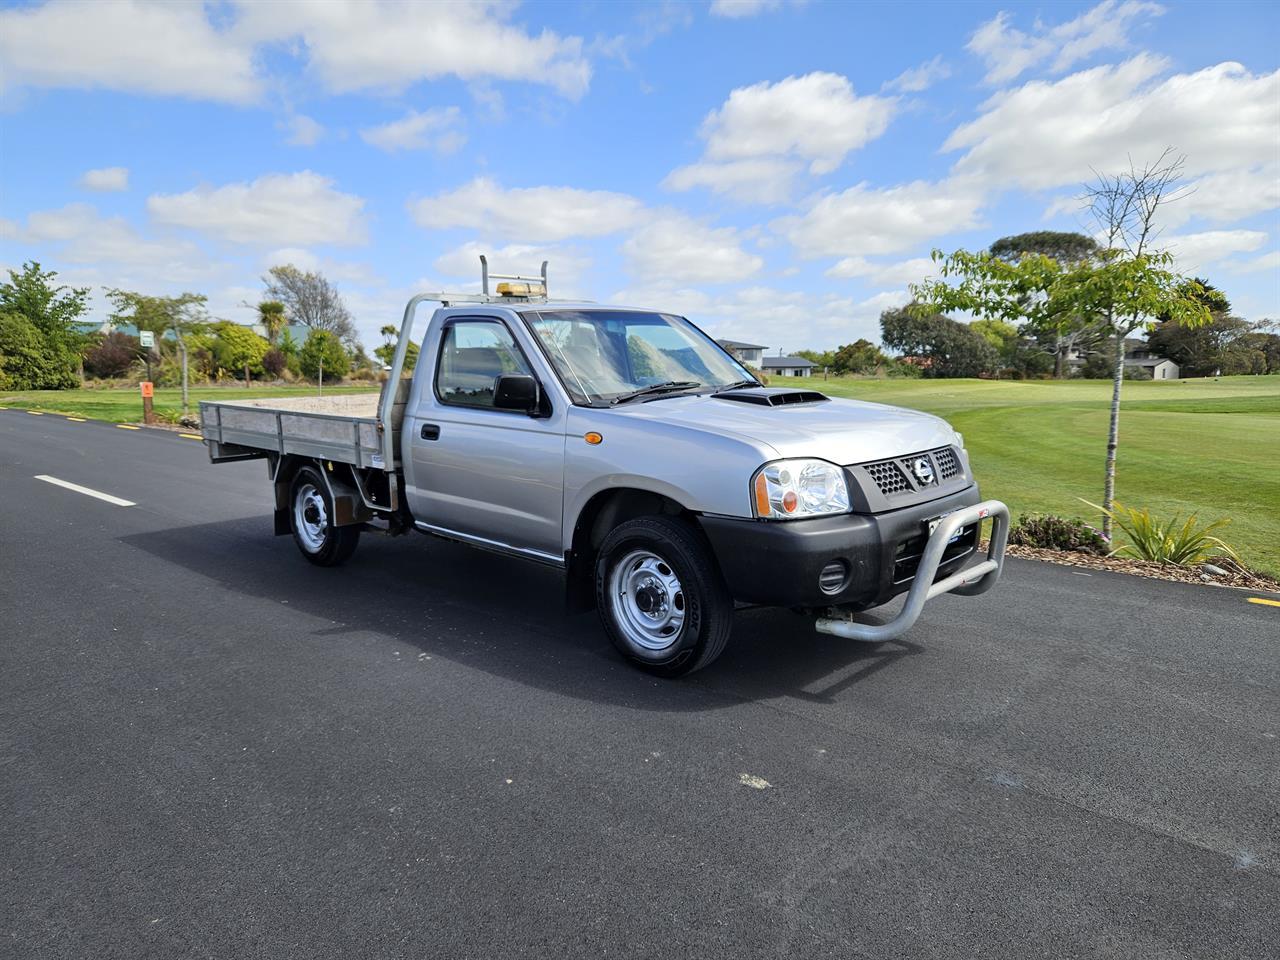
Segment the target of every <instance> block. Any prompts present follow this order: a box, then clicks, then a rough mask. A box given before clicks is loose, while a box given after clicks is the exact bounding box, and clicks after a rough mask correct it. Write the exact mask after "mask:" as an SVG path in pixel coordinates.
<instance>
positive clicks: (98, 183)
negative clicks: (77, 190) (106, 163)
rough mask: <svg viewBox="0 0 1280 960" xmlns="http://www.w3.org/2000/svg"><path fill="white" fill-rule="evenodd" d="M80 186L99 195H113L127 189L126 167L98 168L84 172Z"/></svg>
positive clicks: (127, 172) (127, 171) (127, 176)
mask: <svg viewBox="0 0 1280 960" xmlns="http://www.w3.org/2000/svg"><path fill="white" fill-rule="evenodd" d="M80 186H81V187H83V188H84V189H85V190H95V191H97V192H99V193H113V192H118V191H121V190H128V189H129V168H128V167H99V168H98V169H97V170H86V171H85V172H84V173H83V174H82V175H81V177H80Z"/></svg>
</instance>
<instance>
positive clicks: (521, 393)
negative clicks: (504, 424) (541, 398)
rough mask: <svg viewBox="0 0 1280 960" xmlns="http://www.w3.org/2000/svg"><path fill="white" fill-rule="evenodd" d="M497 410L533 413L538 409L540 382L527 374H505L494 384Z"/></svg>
mask: <svg viewBox="0 0 1280 960" xmlns="http://www.w3.org/2000/svg"><path fill="white" fill-rule="evenodd" d="M493 406H494V409H495V410H519V411H520V412H521V413H533V412H535V411H536V410H537V409H538V381H537V380H536V379H534V378H533V377H531V376H529V375H528V374H525V373H504V374H502V376H500V377H498V378H497V379H495V380H494V382H493Z"/></svg>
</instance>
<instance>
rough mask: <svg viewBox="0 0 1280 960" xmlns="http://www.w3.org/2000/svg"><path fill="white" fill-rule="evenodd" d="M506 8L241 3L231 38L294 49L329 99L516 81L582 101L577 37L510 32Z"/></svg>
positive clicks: (376, 2) (584, 69)
mask: <svg viewBox="0 0 1280 960" xmlns="http://www.w3.org/2000/svg"><path fill="white" fill-rule="evenodd" d="M513 11H514V4H510V3H503V2H496V0H489V2H480V3H469V4H463V3H405V2H394V0H298V2H294V3H253V4H250V3H241V4H240V5H239V12H240V19H239V22H238V23H237V26H236V32H237V34H238V35H240V36H243V37H246V38H249V39H250V40H252V41H253V42H257V43H262V42H289V41H292V40H295V39H300V40H301V41H302V47H303V49H305V56H306V59H307V64H308V68H309V69H310V70H311V71H312V72H313V73H314V74H315V75H316V76H317V77H318V78H319V80H320V81H321V82H322V83H323V84H324V86H325V87H326V88H328V89H329V90H330V91H332V92H335V93H350V92H353V91H357V90H379V89H386V90H402V89H404V88H405V87H407V86H409V85H410V84H412V83H416V82H418V81H420V80H435V79H438V78H440V77H444V76H455V77H458V78H460V79H462V80H467V81H471V80H482V79H486V78H488V79H495V80H523V81H526V82H529V83H538V84H546V85H548V86H550V87H552V88H554V89H555V90H557V91H558V92H560V93H561V94H563V95H564V96H566V97H570V98H575V99H576V98H577V97H580V96H582V94H583V93H585V92H586V90H587V87H588V85H589V83H590V80H591V65H590V63H589V62H588V61H587V59H586V58H585V57H584V56H583V51H582V38H581V37H562V36H560V35H559V34H557V33H555V32H553V31H551V30H547V29H543V30H542V31H540V32H538V33H533V32H531V31H529V30H526V29H525V28H524V27H522V26H519V25H516V24H513V23H511V22H510V18H511V15H512V12H513Z"/></svg>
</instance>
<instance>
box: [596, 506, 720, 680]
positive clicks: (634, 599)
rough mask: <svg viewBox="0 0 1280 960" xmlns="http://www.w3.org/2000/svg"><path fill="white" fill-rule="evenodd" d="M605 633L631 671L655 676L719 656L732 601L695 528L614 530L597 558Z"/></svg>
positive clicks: (688, 669) (646, 520)
mask: <svg viewBox="0 0 1280 960" xmlns="http://www.w3.org/2000/svg"><path fill="white" fill-rule="evenodd" d="M595 575H596V601H597V604H596V605H597V607H598V609H599V611H600V619H601V621H603V623H604V629H605V632H606V633H608V635H609V638H610V639H611V640H612V641H613V645H614V646H615V647H617V648H618V650H619V652H620V653H621V654H622V655H623V656H624V657H626V658H627V660H629V661H630V662H631V663H632V664H633V665H634V666H636V667H639V668H640V669H641V670H644V671H646V672H648V673H653V674H656V675H658V676H661V677H680V676H684V675H685V674H687V673H692V672H693V671H695V670H700V669H702V668H703V667H705V666H706V665H707V664H709V663H711V662H712V661H713V660H715V659H716V657H718V656H720V654H721V653H723V652H724V648H725V645H726V644H727V643H728V642H729V633H730V631H731V630H732V629H733V599H732V598H731V597H730V596H729V591H728V588H727V587H725V584H724V579H723V577H721V576H720V570H719V569H718V568H717V566H716V563H715V558H714V557H713V556H712V553H711V548H710V547H709V546H708V545H707V543H706V541H705V540H704V539H703V538H702V536H701V535H700V533H699V532H698V530H696V529H695V528H694V527H692V526H690V525H689V524H688V523H686V522H684V521H682V520H678V519H675V518H672V517H640V518H638V519H635V520H629V521H627V522H626V523H623V524H621V525H620V526H618V527H616V528H615V529H614V530H613V531H612V532H611V533H610V534H609V535H608V536H607V537H606V538H605V540H604V543H603V544H601V546H600V553H599V554H598V556H597V558H596V571H595Z"/></svg>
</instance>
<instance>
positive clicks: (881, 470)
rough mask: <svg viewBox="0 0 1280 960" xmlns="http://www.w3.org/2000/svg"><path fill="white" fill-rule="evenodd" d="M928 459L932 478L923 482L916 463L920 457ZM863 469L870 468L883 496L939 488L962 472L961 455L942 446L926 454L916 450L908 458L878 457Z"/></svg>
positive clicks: (868, 471)
mask: <svg viewBox="0 0 1280 960" xmlns="http://www.w3.org/2000/svg"><path fill="white" fill-rule="evenodd" d="M921 459H923V460H926V461H928V462H929V464H930V465H931V466H932V467H933V480H932V481H931V482H930V483H927V484H925V483H921V482H920V479H919V477H917V476H916V475H915V472H914V470H913V468H912V467H913V464H914V463H915V461H917V460H921ZM862 469H863V470H865V471H867V473H868V474H869V475H870V476H871V479H872V480H874V481H875V484H876V487H877V488H878V489H879V490H880V493H881V494H882V495H883V496H886V497H888V496H892V495H894V494H897V493H910V492H911V491H913V490H924V489H926V488H928V487H936V486H937V485H938V484H940V483H944V482H945V481H947V480H952V479H954V478H955V477H957V476H959V475H960V458H959V457H957V456H956V453H955V451H954V450H952V449H951V447H939V448H938V449H936V450H928V451H926V452H923V453H913V454H911V455H910V456H908V457H898V458H897V459H894V460H879V461H877V462H875V463H864V464H862Z"/></svg>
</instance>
